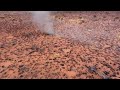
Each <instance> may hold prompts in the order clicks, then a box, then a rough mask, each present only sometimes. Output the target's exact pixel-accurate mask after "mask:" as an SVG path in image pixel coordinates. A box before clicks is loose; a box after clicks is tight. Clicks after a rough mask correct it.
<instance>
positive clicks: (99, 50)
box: [0, 12, 120, 79]
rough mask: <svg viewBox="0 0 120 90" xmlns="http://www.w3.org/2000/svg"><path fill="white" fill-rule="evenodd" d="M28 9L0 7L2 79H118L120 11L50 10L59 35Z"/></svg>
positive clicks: (0, 71)
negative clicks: (44, 30) (40, 23)
mask: <svg viewBox="0 0 120 90" xmlns="http://www.w3.org/2000/svg"><path fill="white" fill-rule="evenodd" d="M31 17H32V16H31V14H30V13H28V12H0V78H1V79H119V78H120V24H119V22H120V12H61V13H55V14H52V15H51V17H52V18H53V19H54V29H55V35H47V34H42V33H40V31H39V29H38V28H37V26H36V25H35V24H34V23H33V22H32V20H31Z"/></svg>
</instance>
